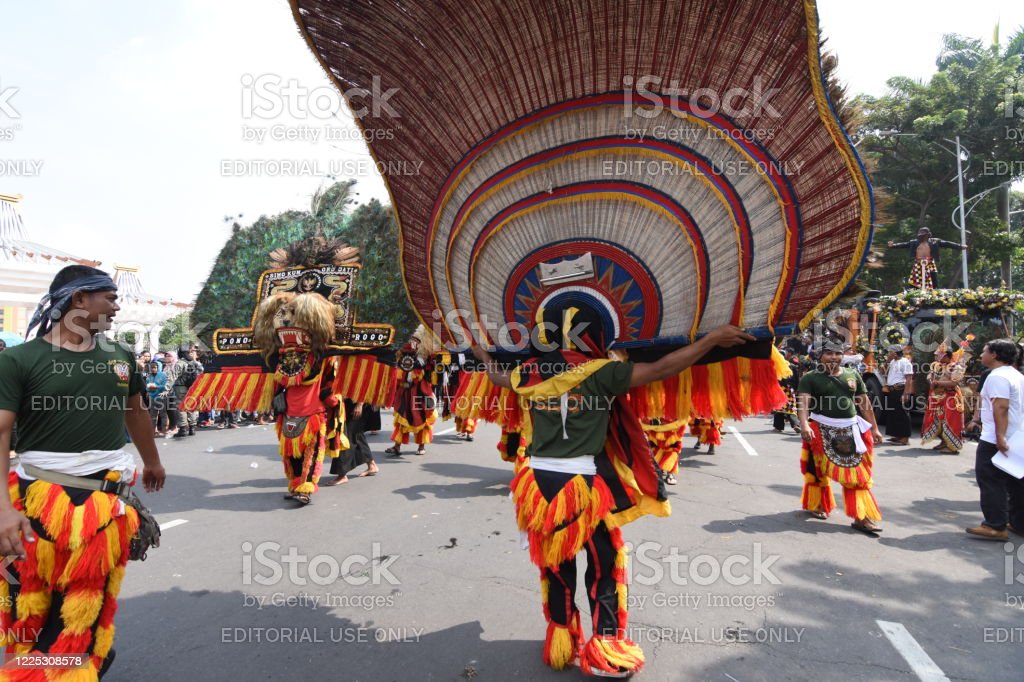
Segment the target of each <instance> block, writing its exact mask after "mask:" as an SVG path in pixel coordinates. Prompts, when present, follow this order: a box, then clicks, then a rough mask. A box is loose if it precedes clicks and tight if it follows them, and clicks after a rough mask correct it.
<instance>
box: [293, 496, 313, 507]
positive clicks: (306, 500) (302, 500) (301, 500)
mask: <svg viewBox="0 0 1024 682" xmlns="http://www.w3.org/2000/svg"><path fill="white" fill-rule="evenodd" d="M292 499H293V500H295V501H296V502H298V503H299V504H301V505H302V506H303V507H305V506H306V505H307V504H309V503H310V502H312V500H310V498H309V494H308V493H295V494H294V495H293V496H292Z"/></svg>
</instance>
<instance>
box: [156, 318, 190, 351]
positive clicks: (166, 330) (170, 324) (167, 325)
mask: <svg viewBox="0 0 1024 682" xmlns="http://www.w3.org/2000/svg"><path fill="white" fill-rule="evenodd" d="M197 331H198V330H197V329H195V328H194V327H193V326H192V316H191V315H190V314H189V312H188V311H187V310H186V311H185V312H183V313H181V314H180V315H175V316H174V317H172V318H171V319H169V320H167V321H166V322H164V323H163V324H162V325H160V344H159V345H160V348H162V349H164V350H173V351H177V350H178V349H179V348H181V347H182V346H190V345H192V344H193V343H196V342H198V341H199V335H198V334H197V333H196V332H197Z"/></svg>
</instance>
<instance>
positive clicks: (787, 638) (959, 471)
mask: <svg viewBox="0 0 1024 682" xmlns="http://www.w3.org/2000/svg"><path fill="white" fill-rule="evenodd" d="M384 426H385V429H387V428H388V427H389V426H390V424H389V414H388V413H385V414H384ZM730 426H733V427H737V428H738V429H739V434H740V436H737V435H736V434H735V433H732V432H730V433H729V434H728V435H727V437H726V441H725V443H724V444H723V445H722V446H721V447H720V448H719V450H718V453H717V454H715V455H708V454H706V453H694V452H693V451H692V449H691V450H688V451H687V452H686V453H685V455H684V459H683V462H682V466H681V472H680V476H679V479H680V483H679V485H677V486H675V487H674V488H671V499H672V504H673V510H674V511H673V515H672V517H671V518H668V519H653V518H645V519H641V520H639V521H637V522H635V523H633V524H631V525H629V526H627V527H626V529H625V531H624V532H625V537H626V539H627V540H628V541H630V542H631V543H632V544H633V545H634V550H633V556H632V578H633V585H632V587H631V591H630V600H631V603H632V608H631V613H630V618H631V619H630V634H631V636H632V637H633V639H634V640H636V641H637V642H639V643H640V644H642V645H643V647H644V649H645V651H646V655H647V667H646V668H645V670H644V671H643V672H642V673H641V675H640V676H639V677H638V679H645V680H713V681H716V682H730V681H731V682H754V681H757V680H816V681H822V680H917V679H922V680H929V681H932V680H944V679H947V678H948V679H950V680H978V681H979V682H980V681H985V682H998V681H1004V680H1005V681H1015V682H1019V681H1020V680H1022V679H1024V672H1022V669H1024V627H1022V626H1024V618H1022V615H1024V549H1021V552H1020V555H1019V556H1018V555H1017V553H1016V552H1017V549H1018V548H1019V547H1021V546H1022V545H1024V543H1021V542H1020V539H1019V538H1016V541H1015V542H1014V543H1013V544H1009V543H1000V542H984V541H979V540H973V539H971V538H968V537H967V536H966V535H965V534H964V532H963V528H964V527H965V526H967V525H974V524H975V523H977V522H978V521H979V520H980V513H979V511H978V501H977V487H976V485H975V483H974V476H973V462H974V445H971V444H969V445H967V446H966V448H965V450H964V452H963V453H962V454H961V455H959V456H952V455H937V454H933V453H932V452H930V451H928V450H924V449H916V448H902V449H901V448H895V447H890V446H883V447H882V448H881V450H880V454H879V456H878V458H877V462H876V467H875V488H874V490H875V494H876V496H877V498H878V501H879V504H880V506H881V508H882V512H883V515H884V517H885V519H884V521H883V525H884V532H883V534H882V535H881V537H878V538H872V537H868V536H865V535H863V534H860V533H857V532H856V531H854V530H852V529H851V528H850V527H849V523H848V521H849V520H848V519H846V517H845V516H843V515H842V513H841V511H840V513H837V514H835V515H833V517H832V519H830V520H828V521H818V520H814V519H810V518H808V517H807V516H806V515H804V514H803V513H801V512H800V511H799V501H800V499H799V498H800V486H801V481H802V479H801V475H800V472H799V468H798V439H797V438H796V436H793V435H790V434H786V435H779V434H775V433H773V432H771V430H770V428H769V426H768V425H767V423H766V420H765V419H764V418H753V419H748V420H746V421H744V422H742V423H739V424H732V425H730ZM436 430H437V432H438V433H439V435H438V436H437V440H436V441H435V442H434V443H433V444H432V445H431V446H430V447H429V452H428V454H427V455H426V456H423V457H417V456H415V455H413V454H411V451H412V450H411V449H410V450H409V452H410V454H406V455H404V456H403V457H401V458H397V459H392V458H387V457H384V456H383V454H382V451H383V449H384V447H386V434H387V431H385V432H384V433H382V434H380V435H378V436H375V437H371V439H370V441H371V445H372V447H373V448H374V451H375V454H376V455H377V459H378V462H379V464H380V474H379V475H378V476H376V477H367V478H358V479H354V480H352V482H351V483H349V484H348V485H344V486H341V487H337V488H322V489H321V491H320V492H319V493H318V494H317V495H315V496H314V501H313V504H312V505H310V506H309V507H306V508H297V506H296V505H295V504H294V503H292V502H290V501H286V500H284V499H283V492H284V489H285V485H284V476H283V473H282V468H281V464H280V461H279V459H278V457H277V455H276V443H275V440H274V434H273V430H272V429H271V428H263V427H252V428H246V427H243V428H241V429H238V430H235V431H203V432H201V433H200V434H199V435H197V436H196V437H194V438H189V439H187V440H185V441H182V442H168V443H166V444H163V445H162V446H161V453H162V457H163V459H164V462H165V465H166V467H167V470H168V471H169V472H170V476H169V478H168V482H167V487H166V489H165V490H164V491H163V492H161V493H159V494H154V495H146V496H145V501H146V503H147V504H149V505H151V507H152V508H153V510H154V511H155V513H156V514H157V517H158V519H159V520H160V521H161V523H163V524H166V525H167V527H166V528H165V530H164V542H163V546H162V547H160V548H159V549H155V550H152V551H151V553H150V556H149V558H148V560H147V561H145V562H133V563H132V564H131V565H130V566H129V568H128V573H127V576H126V578H125V580H124V583H123V587H122V591H121V600H120V610H119V612H118V615H117V638H116V643H115V647H116V649H117V651H118V656H117V661H116V663H115V664H114V667H113V669H112V670H111V672H110V674H109V675H108V676H107V678H106V679H107V680H110V681H111V682H114V681H118V680H121V681H126V680H131V681H137V680H147V681H156V680H224V679H246V680H290V679H340V680H353V681H356V680H368V681H369V680H372V681H377V680H383V681H390V680H402V681H405V680H416V681H421V680H453V681H457V680H468V679H475V680H509V679H529V680H556V679H557V680H574V679H582V675H581V674H580V673H579V672H578V671H567V672H562V673H556V672H554V671H551V670H549V669H547V668H546V667H545V666H544V665H543V663H542V662H541V643H542V641H543V637H544V620H543V616H542V613H541V607H540V602H539V585H538V573H537V569H536V568H535V567H533V566H532V565H531V564H530V562H529V558H528V553H527V552H524V551H522V550H521V549H520V547H519V538H518V532H517V530H516V528H515V522H514V516H513V510H512V504H511V502H510V500H509V498H508V485H507V484H508V481H509V479H510V477H511V470H510V467H509V466H508V465H506V464H504V463H502V462H501V461H500V459H499V458H498V455H497V453H496V451H495V449H494V443H495V442H496V440H497V435H498V432H497V429H496V428H495V427H493V426H490V425H481V428H480V430H479V431H478V434H477V438H476V441H475V442H473V443H465V442H462V441H459V440H456V439H455V438H454V434H453V433H450V430H451V423H450V422H449V423H443V424H439V425H438V427H437V429H436ZM445 431H449V433H447V434H446V433H444V432H445ZM740 437H742V440H743V442H741V440H740ZM687 442H688V443H690V444H692V442H693V439H692V438H688V439H687ZM744 443H745V445H746V447H745V446H744ZM836 489H837V498H838V499H837V501H838V502H839V503H840V505H841V495H840V494H839V493H838V487H836ZM1011 537H1013V536H1011ZM580 561H581V562H584V561H585V560H584V559H583V558H582V557H581V559H580ZM1018 573H1019V574H1021V577H1020V581H1019V582H1018V581H1015V576H1016V575H1017V574H1018ZM582 575H583V571H582V570H581V571H580V579H581V580H582ZM584 595H585V593H584V590H583V589H582V587H581V588H580V590H579V591H578V595H577V602H578V603H579V604H580V606H581V608H582V609H583V611H584V613H585V614H586V612H587V611H588V610H589V609H588V608H587V604H586V599H585V596H584ZM587 622H588V619H587V617H586V615H585V616H584V623H585V624H586V623H587ZM585 627H586V625H585ZM886 631H887V632H888V633H889V634H886ZM915 670H917V671H918V672H915Z"/></svg>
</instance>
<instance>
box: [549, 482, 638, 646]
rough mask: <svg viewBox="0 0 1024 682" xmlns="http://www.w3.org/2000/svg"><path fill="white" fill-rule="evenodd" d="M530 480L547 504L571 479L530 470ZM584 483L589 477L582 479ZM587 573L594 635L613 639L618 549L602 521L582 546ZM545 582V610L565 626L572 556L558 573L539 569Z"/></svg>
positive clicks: (572, 585)
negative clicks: (532, 477) (532, 476)
mask: <svg viewBox="0 0 1024 682" xmlns="http://www.w3.org/2000/svg"><path fill="white" fill-rule="evenodd" d="M533 474H534V478H535V479H536V481H537V487H538V488H540V492H541V494H543V495H544V497H545V498H546V499H547V500H548V501H549V502H550V501H551V500H552V499H553V498H554V497H555V495H557V494H558V492H559V491H560V490H561V489H562V488H563V487H564V486H565V484H566V483H567V482H568V481H569V480H570V479H572V478H573V475H571V474H561V473H555V472H551V471H540V470H537V469H534V472H533ZM584 478H586V479H587V480H588V483H589V482H590V481H591V480H592V477H590V476H584ZM583 547H584V549H585V550H586V553H587V572H586V573H585V574H584V576H583V580H584V584H585V585H586V587H587V599H588V600H589V601H590V612H591V614H593V615H594V634H595V635H607V636H609V637H613V636H615V635H616V633H618V631H619V630H620V628H621V627H624V624H621V623H619V596H618V593H617V592H616V589H617V587H618V583H617V582H616V581H615V557H616V555H617V554H618V549H617V548H616V547H615V543H614V541H613V540H612V535H611V531H610V530H609V529H608V526H606V525H605V524H604V522H603V521H602V522H601V523H599V524H598V526H597V528H595V529H594V534H593V535H592V536H591V538H590V541H589V542H587V544H585V545H584V546H583ZM541 570H542V571H543V573H544V577H545V578H547V581H548V609H549V612H550V613H551V620H552V622H555V623H558V624H559V625H569V623H570V619H571V618H572V617H573V616H574V615H575V613H576V610H577V609H576V600H575V595H576V571H577V569H576V557H573V558H572V559H569V560H568V561H565V562H562V563H561V564H559V566H558V570H557V571H555V570H552V569H550V568H544V569H541Z"/></svg>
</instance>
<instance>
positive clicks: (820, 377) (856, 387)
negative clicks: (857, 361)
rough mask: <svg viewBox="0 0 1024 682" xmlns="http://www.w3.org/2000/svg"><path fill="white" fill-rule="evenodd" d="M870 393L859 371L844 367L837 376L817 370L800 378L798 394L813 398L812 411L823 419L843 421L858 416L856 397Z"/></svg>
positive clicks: (811, 401)
mask: <svg viewBox="0 0 1024 682" xmlns="http://www.w3.org/2000/svg"><path fill="white" fill-rule="evenodd" d="M867 392H868V389H867V386H865V385H864V379H862V378H861V376H860V373H859V372H858V371H857V370H854V369H850V368H849V367H843V368H842V370H841V371H840V372H839V374H838V375H836V376H831V375H829V374H828V373H827V372H822V371H821V370H815V371H813V372H807V373H806V374H804V375H803V376H802V377H800V385H799V387H798V388H797V393H807V394H809V395H810V396H811V400H810V411H811V412H814V413H817V414H820V415H821V416H823V417H831V418H833V419H843V418H845V417H856V416H857V403H856V401H855V400H854V396H858V395H863V394H865V393H867Z"/></svg>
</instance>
